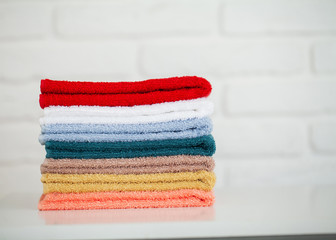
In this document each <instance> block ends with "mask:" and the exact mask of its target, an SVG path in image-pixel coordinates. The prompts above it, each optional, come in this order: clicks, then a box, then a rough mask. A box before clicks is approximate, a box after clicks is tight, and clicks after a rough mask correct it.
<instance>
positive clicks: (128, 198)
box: [38, 189, 214, 210]
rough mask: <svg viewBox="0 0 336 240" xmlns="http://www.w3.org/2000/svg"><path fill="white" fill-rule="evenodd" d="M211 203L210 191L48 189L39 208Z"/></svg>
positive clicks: (132, 206)
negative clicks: (84, 191)
mask: <svg viewBox="0 0 336 240" xmlns="http://www.w3.org/2000/svg"><path fill="white" fill-rule="evenodd" d="M213 203H214V194H213V192H212V191H202V190H195V189H182V190H175V191H162V192H160V191H153V192H152V191H135V192H97V193H94V192H89V193H48V194H43V195H42V196H41V199H40V202H39V204H38V209H39V210H84V209H124V208H172V207H208V206H211V205H212V204H213Z"/></svg>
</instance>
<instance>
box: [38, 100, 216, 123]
mask: <svg viewBox="0 0 336 240" xmlns="http://www.w3.org/2000/svg"><path fill="white" fill-rule="evenodd" d="M212 112H213V103H212V102H211V101H210V100H208V98H199V99H194V100H184V101H177V102H166V103H159V104H152V105H139V106H133V107H99V106H70V107H64V106H51V107H47V108H45V109H44V117H42V118H40V124H41V125H44V124H56V123H92V124H109V123H123V124H134V123H151V122H166V121H172V120H183V119H190V118H202V117H206V116H209V115H211V114H212Z"/></svg>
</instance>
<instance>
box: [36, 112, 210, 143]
mask: <svg viewBox="0 0 336 240" xmlns="http://www.w3.org/2000/svg"><path fill="white" fill-rule="evenodd" d="M41 128H42V134H41V135H40V137H39V140H40V143H41V144H45V142H47V141H60V142H131V141H148V140H164V139H182V138H195V137H200V136H205V135H209V134H210V133H211V131H212V122H211V119H210V118H208V117H205V118H193V119H188V120H177V121H170V122H159V123H148V124H47V125H42V126H41Z"/></svg>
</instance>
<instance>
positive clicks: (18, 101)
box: [0, 81, 42, 122]
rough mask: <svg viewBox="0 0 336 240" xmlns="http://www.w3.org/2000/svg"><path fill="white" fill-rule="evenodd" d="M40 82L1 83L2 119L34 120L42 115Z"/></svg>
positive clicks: (0, 115) (0, 118) (0, 114)
mask: <svg viewBox="0 0 336 240" xmlns="http://www.w3.org/2000/svg"><path fill="white" fill-rule="evenodd" d="M39 93H40V84H39V82H37V81H36V82H34V83H27V84H18V85H16V84H13V85H12V84H0V108H1V111H0V120H1V121H5V120H7V121H10V120H32V121H35V122H38V118H39V117H40V116H41V115H42V110H41V109H40V105H39Z"/></svg>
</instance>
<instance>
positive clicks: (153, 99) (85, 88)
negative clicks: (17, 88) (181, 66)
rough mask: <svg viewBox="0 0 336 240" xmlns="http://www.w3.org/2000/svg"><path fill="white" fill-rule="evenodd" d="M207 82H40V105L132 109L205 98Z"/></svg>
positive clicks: (208, 89) (194, 79) (190, 79)
mask: <svg viewBox="0 0 336 240" xmlns="http://www.w3.org/2000/svg"><path fill="white" fill-rule="evenodd" d="M210 92H211V85H210V83H209V82H208V81H207V80H206V79H204V78H200V77H195V76H186V77H172V78H162V79H151V80H146V81H139V82H70V81H54V80H49V79H45V80H41V93H42V94H41V95H40V106H41V108H45V107H48V106H71V105H89V106H134V105H145V104H153V103H162V102H174V101H178V100H188V99H195V98H200V97H206V96H208V95H209V94H210Z"/></svg>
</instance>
